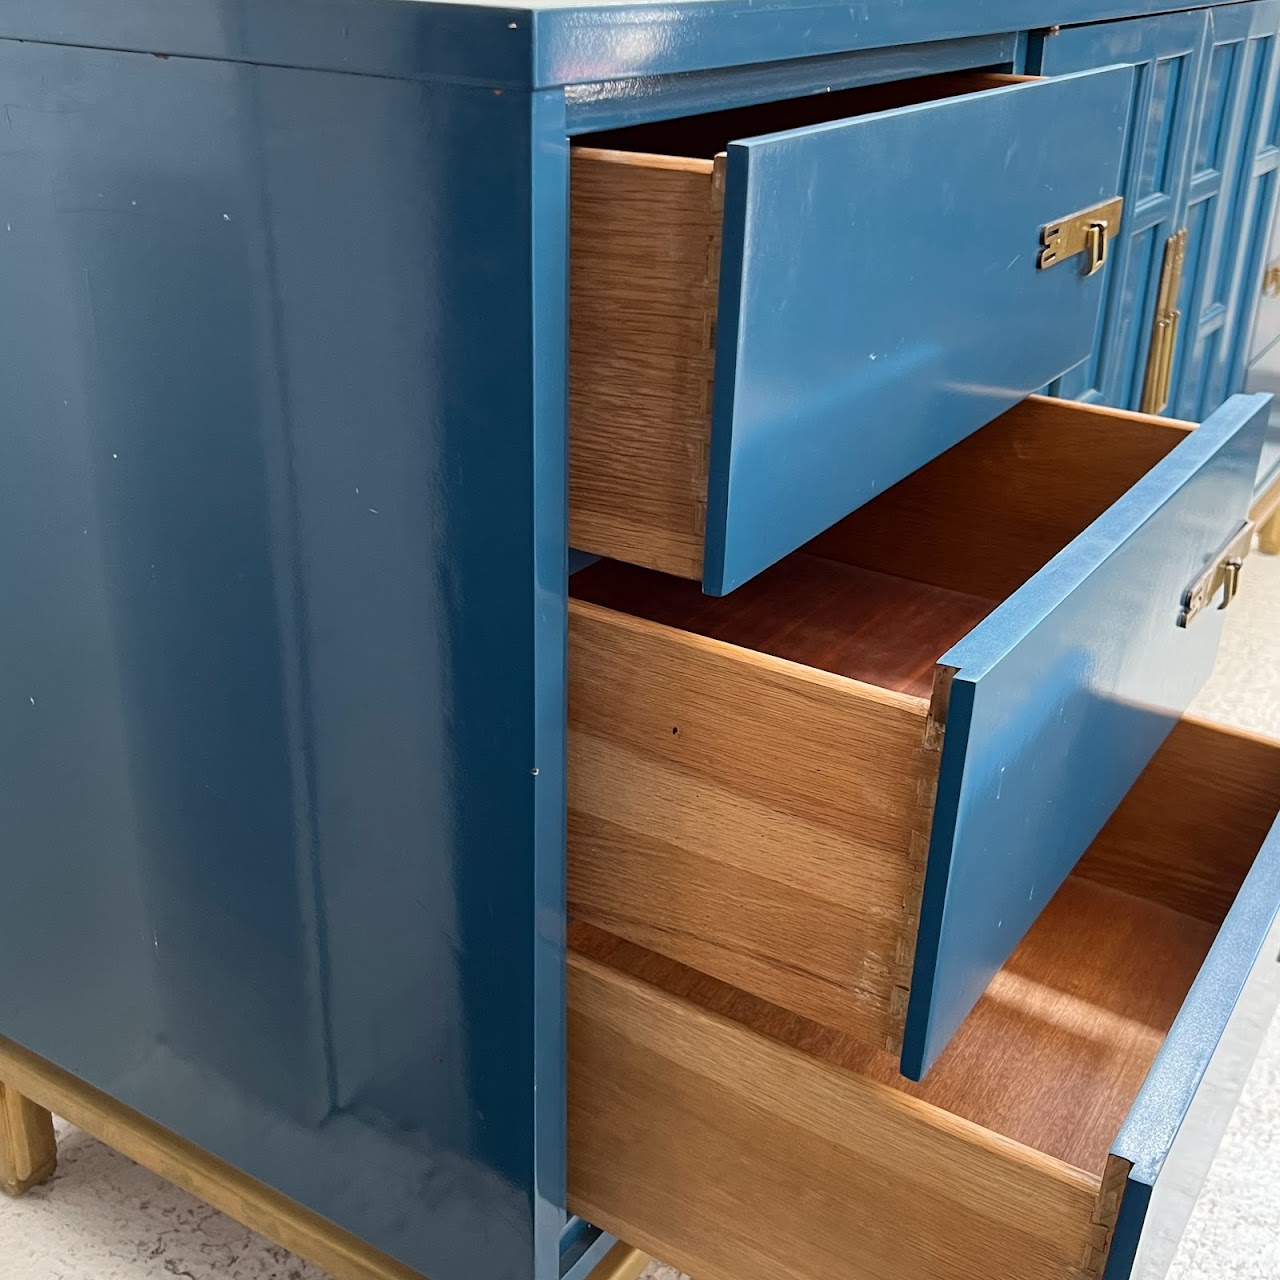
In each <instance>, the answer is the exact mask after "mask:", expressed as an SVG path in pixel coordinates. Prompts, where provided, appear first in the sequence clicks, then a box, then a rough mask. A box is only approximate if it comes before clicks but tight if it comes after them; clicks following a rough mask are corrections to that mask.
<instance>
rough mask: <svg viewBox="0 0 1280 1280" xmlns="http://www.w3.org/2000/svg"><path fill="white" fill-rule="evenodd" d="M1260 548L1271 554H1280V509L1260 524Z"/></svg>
mask: <svg viewBox="0 0 1280 1280" xmlns="http://www.w3.org/2000/svg"><path fill="white" fill-rule="evenodd" d="M1258 550H1259V551H1262V552H1265V553H1266V554H1267V555H1269V556H1274V555H1280V511H1277V512H1276V513H1275V515H1273V516H1270V517H1268V518H1267V519H1266V520H1264V521H1263V522H1262V523H1261V524H1260V525H1259V526H1258Z"/></svg>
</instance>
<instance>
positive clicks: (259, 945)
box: [0, 42, 566, 1280]
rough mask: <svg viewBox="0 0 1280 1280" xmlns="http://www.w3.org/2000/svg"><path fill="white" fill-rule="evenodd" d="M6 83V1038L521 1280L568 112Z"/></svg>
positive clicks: (260, 1172) (17, 47)
mask: <svg viewBox="0 0 1280 1280" xmlns="http://www.w3.org/2000/svg"><path fill="white" fill-rule="evenodd" d="M0 86H2V87H3V101H4V103H5V104H6V107H5V113H4V114H5V119H4V123H3V129H2V130H0V137H2V141H0V148H2V149H3V153H4V154H3V162H2V163H0V296H2V297H3V298H4V305H3V307H0V349H3V351H4V353H5V358H4V360H3V361H0V403H3V405H4V412H5V417H4V427H5V465H4V466H3V468H0V591H2V593H3V596H4V598H5V602H6V606H5V612H4V621H3V623H2V624H0V705H2V706H3V707H4V708H5V713H4V717H3V723H4V730H3V733H0V759H2V760H3V767H2V768H0V831H2V832H3V842H2V843H0V867H2V869H3V881H4V883H5V891H6V897H7V899H8V906H7V909H6V912H5V917H6V927H5V929H4V931H3V932H0V1033H2V1034H4V1035H7V1036H10V1037H13V1038H14V1039H16V1040H18V1041H19V1042H21V1043H22V1044H25V1045H27V1046H29V1047H30V1048H32V1049H33V1050H35V1051H36V1052H38V1053H40V1054H42V1055H44V1056H46V1057H48V1058H50V1059H52V1060H53V1061H55V1062H57V1063H58V1064H59V1065H61V1066H63V1067H65V1068H67V1069H69V1070H71V1071H72V1072H74V1073H75V1074H77V1075H78V1076H81V1077H83V1078H84V1079H86V1080H88V1081H89V1082H91V1083H92V1084H94V1085H96V1086H98V1087H99V1088H102V1089H104V1090H106V1091H107V1092H109V1093H110V1094H112V1095H113V1096H115V1097H117V1098H119V1099H121V1100H122V1101H123V1102H125V1103H126V1104H128V1105H130V1106H133V1107H135V1108H137V1109H138V1110H140V1111H142V1112H143V1113H145V1114H147V1115H149V1116H151V1117H153V1118H154V1119H156V1120H158V1121H159V1122H160V1123H162V1124H164V1125H166V1126H167V1127H169V1128H171V1129H173V1130H175V1131H176V1132H178V1133H180V1134H182V1135H183V1136H184V1137H186V1138H188V1139H190V1140H192V1141H194V1142H196V1143H198V1144H199V1145H200V1146H202V1147H205V1148H207V1149H208V1150H210V1151H212V1152H214V1153H215V1154H216V1155H218V1156H221V1157H223V1158H224V1159H226V1160H228V1161H230V1162H231V1163H232V1164H234V1165H236V1166H237V1167H239V1168H241V1169H243V1170H245V1171H246V1172H248V1173H250V1174H252V1175H253V1176H255V1177H257V1178H260V1179H262V1180H263V1181H265V1182H267V1183H268V1184H270V1185H272V1186H274V1187H277V1188H279V1189H280V1190H282V1191H283V1192H285V1193H286V1194H288V1195H290V1196H292V1197H293V1198H295V1199H296V1200H298V1201H300V1202H301V1203H302V1204H304V1205H307V1206H308V1207H310V1208H312V1209H314V1210H316V1211H318V1212H319V1213H321V1214H323V1215H324V1216H325V1217H327V1218H330V1219H332V1220H333V1221H335V1222H337V1223H339V1224H340V1225H341V1226H343V1227H346V1228H347V1229H349V1230H350V1231H352V1232H354V1233H356V1234H357V1235H359V1236H361V1237H362V1238H364V1239H366V1240H368V1241H370V1242H371V1243H372V1244H374V1245H376V1246H377V1247H379V1248H381V1249H383V1250H386V1251H387V1252H388V1253H390V1254H392V1255H394V1256H395V1257H397V1258H400V1259H402V1260H403V1261H404V1262H406V1263H408V1264H409V1265H411V1266H412V1267H414V1268H416V1269H418V1270H421V1271H422V1272H424V1273H425V1274H427V1275H429V1276H431V1277H432V1280H472V1278H473V1277H476V1276H484V1277H486V1280H551V1278H552V1277H554V1276H556V1275H557V1274H558V1264H559V1247H558V1241H559V1233H560V1229H561V1226H562V1223H563V1210H562V1206H563V1203H564V1168H563V1161H564V1093H563V1078H562V1072H563V1038H562V1037H563V1025H562V1018H563V999H564V995H563V941H562V936H563V934H562V931H563V822H564V776H563V764H564V760H563V752H564V742H563V731H564V730H563V715H564V712H563V705H564V704H563V697H564V669H563V664H564V643H565V637H564V614H565V606H564V593H565V515H564V477H563V458H564V439H563V422H564V412H563V408H564V406H563V370H564V344H563V332H564V326H563V317H564V310H563V309H564V280H565V269H564V268H565V243H564V235H565V233H564V226H563V219H562V211H563V202H564V191H565V182H566V172H565V166H566V160H565V157H564V148H563V145H562V139H563V118H562V116H563V112H562V106H561V105H560V104H559V103H557V102H555V101H554V100H552V99H546V100H544V99H540V98H539V99H531V98H530V97H529V96H528V95H519V94H502V95H496V94H494V93H493V92H492V91H490V90H488V89H484V90H481V89H466V88H457V87H439V86H435V87H432V86H426V85H413V84H410V83H407V82H397V81H392V80H383V79H376V78H372V77H362V76H344V75H338V74H332V73H321V72H306V71H291V70H286V69H283V68H266V67H253V66H249V65H245V64H239V65H232V64H226V63H217V62H211V61H191V60H184V59H181V58H172V59H165V60H162V59H157V58H153V57H150V56H145V55H133V54H118V53H106V52H100V51H90V50H77V49H71V48H58V47H51V46H39V45H31V44H27V45H23V44H17V43H12V42H0ZM477 136H483V137H484V139H485V143H484V145H483V146H477V145H476V142H475V139H476V137H477ZM539 138H541V139H543V141H542V145H541V146H539V145H536V144H537V142H538V140H539ZM531 209H532V210H533V216H532V217H531V214H530V210H531ZM535 254H536V256H537V258H538V267H537V274H536V275H535V274H534V268H533V265H532V263H533V258H534V256H535ZM530 299H533V303H534V305H537V306H540V307H541V308H542V309H543V317H544V320H545V323H544V324H543V325H541V326H540V327H538V328H537V329H536V331H535V325H534V316H533V313H532V307H531V303H530ZM495 369H500V370H501V374H502V376H495ZM539 370H541V371H542V372H541V373H539ZM535 389H536V396H535V394H534V392H535Z"/></svg>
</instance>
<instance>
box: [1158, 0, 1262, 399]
mask: <svg viewBox="0 0 1280 1280" xmlns="http://www.w3.org/2000/svg"><path fill="white" fill-rule="evenodd" d="M1277 28H1280V2H1278V0H1258V2H1257V3H1253V4H1233V5H1225V6H1223V7H1221V8H1218V9H1213V10H1210V13H1209V43H1208V46H1207V51H1206V56H1205V63H1204V77H1203V79H1204V84H1203V87H1202V94H1201V100H1200V103H1199V108H1198V120H1197V128H1196V133H1195V137H1194V140H1193V146H1192V152H1191V154H1192V164H1191V169H1190V172H1189V174H1188V178H1187V187H1186V196H1185V199H1184V201H1183V211H1182V214H1181V216H1180V221H1181V223H1182V225H1184V226H1186V228H1187V232H1188V235H1187V257H1186V266H1185V268H1184V274H1183V281H1182V291H1181V296H1180V298H1179V306H1180V307H1181V309H1182V313H1183V320H1182V327H1181V330H1180V332H1179V341H1178V350H1177V352H1176V353H1175V361H1174V369H1173V388H1172V394H1171V396H1170V405H1169V412H1170V413H1171V414H1172V415H1173V416H1175V417H1179V418H1184V419H1187V420H1188V421H1196V422H1198V421H1199V420H1200V419H1201V418H1203V417H1205V416H1206V415H1207V414H1208V413H1210V412H1212V411H1213V409H1214V408H1216V407H1217V406H1218V405H1219V404H1221V403H1222V401H1223V399H1224V398H1225V396H1226V394H1227V391H1228V385H1227V384H1228V375H1229V372H1230V370H1231V369H1232V368H1233V367H1239V363H1240V361H1239V353H1240V351H1241V350H1242V349H1243V348H1244V346H1245V344H1246V343H1247V341H1248V336H1249V335H1248V329H1247V326H1248V320H1247V314H1248V313H1249V312H1250V311H1251V306H1246V305H1245V304H1244V300H1243V298H1242V290H1243V289H1244V287H1245V283H1246V282H1245V279H1244V275H1245V273H1246V271H1248V272H1249V274H1250V276H1251V277H1252V271H1251V264H1254V263H1256V262H1257V257H1256V254H1255V253H1253V252H1251V251H1252V250H1253V249H1254V246H1253V244H1252V243H1247V242H1246V241H1245V239H1244V235H1245V231H1246V229H1248V232H1249V235H1250V236H1251V237H1252V238H1254V239H1260V238H1264V237H1265V234H1266V232H1265V227H1266V221H1269V215H1268V217H1267V219H1266V221H1261V222H1260V221H1259V220H1258V218H1257V216H1256V215H1255V213H1254V206H1255V205H1256V203H1257V200H1258V199H1259V197H1260V196H1265V195H1268V194H1269V193H1270V184H1269V182H1268V183H1266V184H1265V187H1266V189H1265V191H1262V192H1260V191H1259V190H1258V189H1257V184H1256V182H1255V179H1254V175H1253V166H1254V161H1255V158H1256V152H1257V149H1258V142H1259V134H1260V133H1261V131H1262V128H1263V124H1264V121H1265V118H1266V111H1267V109H1268V108H1269V107H1270V104H1271V99H1272V93H1273V90H1274V82H1275V70H1276V31H1277ZM1249 292H1250V301H1251V300H1252V297H1254V296H1256V294H1255V293H1254V290H1253V287H1252V282H1251V287H1250V290H1249ZM1242 313H1243V314H1242Z"/></svg>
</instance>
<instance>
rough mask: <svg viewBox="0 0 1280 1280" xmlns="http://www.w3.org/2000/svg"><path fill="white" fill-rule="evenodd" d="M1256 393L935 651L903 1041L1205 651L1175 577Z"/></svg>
mask: <svg viewBox="0 0 1280 1280" xmlns="http://www.w3.org/2000/svg"><path fill="white" fill-rule="evenodd" d="M1269 405H1270V399H1269V397H1266V396H1248V397H1237V398H1235V399H1233V400H1231V401H1229V402H1228V403H1227V404H1226V405H1224V406H1223V407H1222V409H1220V410H1219V412H1218V413H1217V414H1215V415H1214V416H1213V417H1212V418H1210V419H1209V420H1208V421H1207V422H1205V423H1204V425H1203V426H1202V427H1200V428H1199V429H1198V430H1196V431H1194V432H1192V433H1190V434H1189V435H1188V436H1187V437H1186V438H1185V439H1184V440H1183V441H1182V443H1180V444H1179V445H1178V447H1177V448H1176V449H1174V450H1173V452H1172V453H1171V454H1170V455H1169V456H1168V457H1167V458H1165V459H1164V460H1163V461H1162V462H1161V463H1159V464H1158V465H1157V466H1156V467H1154V468H1153V469H1152V470H1151V471H1150V472H1149V473H1148V474H1147V475H1146V476H1145V477H1143V479H1142V480H1140V481H1139V482H1138V483H1137V484H1136V485H1135V486H1134V487H1133V488H1132V489H1130V490H1129V492H1128V493H1127V494H1125V496H1124V497H1123V498H1121V499H1120V501H1119V502H1117V503H1116V504H1115V505H1114V506H1112V507H1111V508H1110V509H1109V510H1108V511H1107V512H1106V513H1105V514H1104V515H1103V516H1101V517H1100V518H1099V519H1098V520H1096V521H1094V523H1093V524H1092V525H1090V526H1089V528H1088V529H1086V530H1085V531H1084V532H1083V533H1082V534H1081V535H1080V536H1079V537H1078V538H1076V539H1075V540H1074V541H1073V542H1072V543H1071V544H1070V545H1069V546H1067V547H1066V548H1065V549H1064V550H1063V551H1062V552H1060V553H1059V554H1058V555H1057V556H1055V557H1054V559H1053V560H1051V561H1050V562H1049V564H1048V565H1046V566H1045V568H1044V569H1043V570H1041V571H1040V572H1039V573H1038V574H1036V575H1035V577H1033V578H1032V579H1031V580H1030V581H1029V582H1027V583H1026V584H1025V585H1024V586H1023V587H1021V588H1020V589H1019V590H1018V591H1016V592H1015V593H1014V594H1013V595H1012V596H1010V597H1009V598H1008V600H1006V601H1005V602H1004V603H1003V604H1001V605H1000V606H999V607H998V608H997V609H996V610H995V611H994V612H993V613H991V614H990V615H989V616H988V617H987V618H986V619H985V620H984V621H983V622H982V623H980V624H979V625H978V626H977V627H976V628H974V630H973V631H972V632H970V633H969V635H968V636H966V637H965V638H964V639H963V640H962V641H960V643H959V644H957V645H956V646H954V647H953V648H952V649H951V650H950V651H949V652H948V653H946V654H944V655H943V657H942V658H941V659H940V663H941V665H942V666H944V667H951V668H954V669H955V672H956V674H955V676H954V679H953V681H952V685H951V694H950V706H949V709H948V711H947V718H946V730H945V737H944V740H943V748H942V763H941V773H940V781H939V786H938V794H937V801H936V805H935V809H934V821H933V833H932V839H931V844H930V849H929V862H928V868H927V871H926V875H925V890H924V902H923V906H922V909H921V917H920V931H919V941H918V943H917V949H916V960H915V969H914V973H913V976H912V985H911V996H910V1000H909V1003H908V1009H907V1024H906V1033H905V1042H904V1049H903V1059H902V1062H903V1073H904V1074H905V1075H908V1076H911V1077H912V1078H915V1079H918V1078H920V1076H921V1075H922V1074H923V1072H925V1071H926V1070H927V1069H928V1068H929V1066H930V1065H931V1064H932V1063H933V1061H934V1059H935V1058H936V1057H937V1056H938V1054H939V1053H940V1052H941V1051H942V1049H943V1048H944V1047H945V1045H946V1043H947V1041H948V1040H949V1039H950V1037H951V1036H952V1034H954V1032H955V1030H956V1028H957V1027H958V1026H959V1025H960V1023H961V1021H962V1020H963V1019H964V1017H965V1016H966V1015H967V1014H968V1012H969V1010H970V1009H972V1007H973V1005H974V1004H975V1002H976V1001H977V999H978V997H979V996H980V995H981V994H982V992H983V991H984V990H985V988H986V987H987V984H988V983H989V982H990V980H991V978H992V976H993V975H994V973H995V972H996V970H997V969H999V967H1000V966H1001V965H1002V964H1003V963H1004V961H1005V960H1007V959H1008V957H1009V955H1010V953H1011V952H1012V951H1013V948H1014V947H1015V946H1016V945H1017V943H1018V942H1019V941H1020V940H1021V939H1022V937H1023V935H1024V934H1025V932H1026V930H1027V929H1028V928H1030V926H1031V924H1032V923H1033V922H1034V920H1035V919H1036V917H1037V916H1038V915H1039V913H1040V911H1041V910H1042V909H1043V907H1044V905H1045V904H1046V903H1047V902H1048V901H1049V899H1050V898H1051V897H1052V896H1053V894H1054V892H1055V891H1056V890H1057V889H1058V887H1059V885H1060V884H1061V883H1062V881H1063V880H1064V879H1065V878H1066V876H1067V874H1068V873H1069V872H1070V871H1071V869H1072V867H1073V866H1074V865H1075V863H1076V862H1077V860H1078V859H1079V857H1080V855H1081V854H1082V853H1083V852H1084V850H1085V849H1086V847H1087V846H1088V845H1089V842H1090V841H1091V840H1092V839H1093V837H1094V836H1095V835H1097V833H1098V831H1099V830H1100V829H1101V827H1102V825H1103V823H1104V822H1105V821H1106V819H1107V818H1108V817H1109V816H1110V815H1111V813H1112V811H1113V810H1114V809H1115V807H1116V805H1117V804H1119V802H1120V800H1121V799H1122V798H1123V797H1124V794H1125V792H1126V791H1128V789H1129V787H1130V786H1131V785H1132V784H1133V782H1134V780H1135V779H1136V778H1137V776H1138V774H1139V773H1141V772H1142V769H1143V768H1144V767H1145V765H1146V764H1147V761H1148V760H1149V759H1150V758H1151V756H1152V754H1153V753H1154V752H1155V750H1156V748H1157V747H1158V746H1159V745H1160V743H1161V742H1162V741H1163V739H1164V737H1165V735H1166V734H1167V733H1168V731H1169V729H1170V728H1171V727H1172V725H1173V722H1174V720H1175V719H1176V718H1177V717H1178V716H1179V715H1180V714H1181V712H1182V711H1183V710H1184V709H1185V708H1186V706H1187V704H1188V703H1189V702H1190V701H1191V699H1192V697H1193V696H1194V695H1195V693H1196V691H1197V690H1198V689H1199V688H1200V686H1201V684H1202V683H1203V682H1204V680H1205V679H1206V677H1207V676H1208V674H1209V672H1210V670H1211V669H1212V667H1213V661H1214V657H1215V655H1216V653H1217V648H1218V639H1219V636H1220V634H1221V630H1222V617H1223V615H1222V614H1221V613H1220V612H1219V611H1217V610H1213V611H1210V612H1207V613H1204V614H1202V615H1201V616H1199V617H1198V618H1196V619H1195V620H1194V621H1193V623H1192V624H1191V626H1190V627H1188V628H1186V629H1182V628H1179V627H1178V626H1177V618H1178V614H1179V606H1180V602H1181V597H1182V593H1183V590H1184V589H1185V588H1186V587H1187V586H1188V585H1189V584H1190V583H1191V582H1192V581H1193V580H1194V579H1195V578H1196V577H1197V575H1198V574H1199V573H1200V572H1201V571H1202V570H1203V569H1204V568H1205V566H1206V565H1208V564H1209V563H1210V562H1211V560H1212V558H1213V556H1214V555H1215V553H1216V552H1217V551H1218V549H1219V547H1220V546H1221V545H1222V543H1223V542H1225V541H1226V539H1227V538H1228V537H1229V536H1230V535H1232V534H1233V533H1235V531H1236V529H1237V527H1238V526H1239V524H1240V522H1241V521H1242V520H1243V519H1244V517H1245V513H1246V512H1247V510H1248V507H1249V502H1250V498H1251V496H1252V492H1253V481H1254V474H1255V472H1256V470H1257V466H1258V453H1259V450H1260V448H1261V443H1262V434H1263V429H1264V426H1265V423H1266V418H1267V410H1268V408H1269Z"/></svg>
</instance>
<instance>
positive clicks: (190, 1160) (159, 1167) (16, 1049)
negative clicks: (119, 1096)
mask: <svg viewBox="0 0 1280 1280" xmlns="http://www.w3.org/2000/svg"><path fill="white" fill-rule="evenodd" d="M0 1080H3V1081H4V1085H5V1090H6V1091H14V1090H16V1092H17V1093H18V1094H20V1095H22V1096H23V1097H25V1098H28V1099H30V1100H31V1102H32V1103H33V1104H35V1105H36V1106H37V1107H42V1108H44V1109H45V1110H47V1111H52V1112H54V1113H55V1114H57V1115H60V1116H62V1117H63V1118H64V1119H66V1120H68V1121H70V1122H71V1123H72V1124H73V1125H75V1126H76V1127H77V1128H79V1129H83V1130H84V1131H85V1132H86V1133H88V1134H90V1135H91V1136H93V1137H95V1138H97V1139H98V1140H99V1141H100V1142H103V1143H105V1144H106V1145H107V1146H109V1147H112V1148H114V1149H115V1150H116V1151H119V1152H120V1153H121V1154H122V1155H125V1156H128V1157H129V1159H131V1160H134V1161H136V1162H137V1163H138V1164H140V1165H142V1166H143V1168H145V1169H150V1170H151V1172H152V1173H155V1174H157V1175H158V1176H160V1177H161V1178H164V1179H165V1180H166V1181H167V1182H171V1183H173V1184H174V1186H177V1187H181V1188H182V1189H183V1190H184V1191H188V1192H190V1193H191V1194H192V1195H194V1196H196V1197H197V1198H198V1199H200V1200H203V1201H204V1202H205V1203H206V1204H210V1205H212V1206H213V1207H214V1208H215V1209H219V1210H221V1211H222V1212H223V1213H225V1214H227V1215H228V1216H229V1217H231V1218H234V1219H235V1220H236V1221H237V1222H239V1223H241V1224H243V1225H244V1226H246V1227H248V1228H250V1230H253V1231H258V1232H260V1233H261V1234H262V1235H264V1236H266V1237H267V1239H268V1240H271V1241H274V1242H275V1243H276V1244H278V1245H281V1246H283V1247H284V1248H286V1249H288V1250H290V1251H291V1252H293V1253H296V1254H298V1256H299V1257H301V1258H304V1259H305V1260H306V1261H308V1262H311V1263H314V1264H315V1265H316V1266H317V1267H319V1268H320V1269H321V1270H323V1271H327V1272H329V1273H330V1275H332V1276H333V1277H334V1280H422V1277H421V1275H420V1274H419V1273H418V1272H416V1271H411V1270H410V1269H409V1268H408V1267H405V1266H403V1265H402V1264H401V1263H399V1262H396V1261H395V1259H393V1258H389V1257H387V1256H386V1254H383V1253H379V1252H378V1251H377V1250H375V1249H372V1248H370V1247H369V1246H368V1245H367V1244H365V1243H364V1242H363V1241H361V1240H358V1239H356V1237H355V1236H353V1235H350V1234H349V1233H348V1232H346V1231H343V1230H341V1229H340V1228H339V1227H336V1226H334V1225H333V1224H332V1223H331V1222H328V1221H326V1220H325V1219H324V1218H321V1217H320V1216H319V1215H318V1214H315V1213H312V1212H311V1211H310V1210H308V1209H304V1208H303V1207H302V1206H301V1205H299V1204H297V1203H295V1202H294V1201H292V1200H290V1199H288V1198H287V1197H286V1196H283V1195H281V1194H280V1193H279V1192H278V1191H275V1190H273V1189H272V1188H271V1187H268V1186H266V1185H265V1184H264V1183H261V1182H258V1181H256V1180H255V1179H253V1178H250V1177H248V1176H247V1175H245V1174H243V1173H241V1172H240V1171H239V1170H238V1169H234V1168H233V1167H232V1166H231V1165H229V1164H226V1163H225V1162H223V1161H221V1160H218V1159H217V1158H215V1157H214V1156H211V1155H210V1154H209V1153H208V1152H207V1151H204V1150H202V1149H201V1148H199V1147H197V1146H195V1145H194V1144H192V1143H190V1142H187V1141H186V1140H185V1139H183V1138H180V1137H178V1135H177V1134H175V1133H171V1132H170V1131H169V1130H168V1129H164V1128H162V1127H161V1126H160V1125H158V1124H155V1123H154V1122H153V1121H151V1120H148V1119H147V1118H146V1117H145V1116H142V1115H139V1114H138V1112H136V1111H133V1110H131V1109H130V1108H129V1107H126V1106H123V1105H122V1104H121V1103H119V1102H117V1101H116V1100H115V1099H114V1098H111V1097H109V1096H108V1095H107V1094H105V1093H102V1092H100V1091H99V1090H97V1089H94V1088H93V1087H92V1086H90V1085H87V1084H85V1083H84V1081H82V1080H78V1079H76V1077H75V1076H72V1075H70V1074H69V1073H68V1072H66V1071H63V1070H62V1069H61V1068H59V1067H56V1066H54V1065H53V1064H52V1063H50V1062H46V1061H44V1060H43V1059H42V1058H40V1057H38V1056H37V1055H35V1054H33V1053H31V1052H30V1051H28V1050H27V1049H24V1048H22V1047H21V1046H20V1045H17V1044H14V1043H13V1042H12V1041H10V1040H6V1039H4V1038H2V1037H0Z"/></svg>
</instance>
